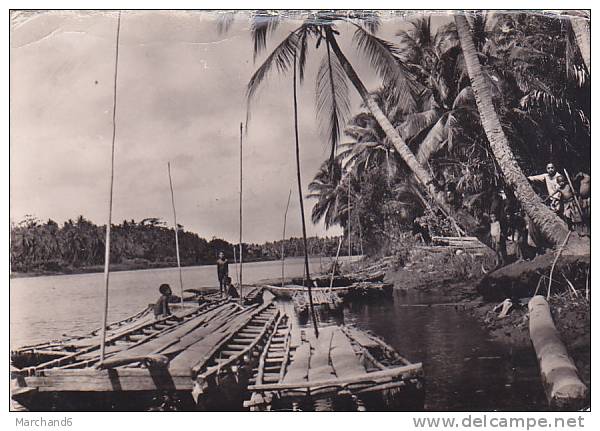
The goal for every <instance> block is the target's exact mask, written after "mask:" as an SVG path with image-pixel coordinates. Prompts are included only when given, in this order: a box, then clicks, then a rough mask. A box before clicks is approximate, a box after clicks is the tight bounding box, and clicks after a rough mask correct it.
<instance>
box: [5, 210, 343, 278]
mask: <svg viewBox="0 0 600 431" xmlns="http://www.w3.org/2000/svg"><path fill="white" fill-rule="evenodd" d="M105 229H106V226H97V225H95V224H94V223H92V222H90V221H89V220H86V219H85V218H84V217H82V216H80V217H79V218H78V219H77V220H76V221H73V220H68V221H67V222H65V223H64V224H63V225H62V226H59V225H58V224H57V223H56V222H54V221H53V220H48V221H47V222H45V223H43V222H40V221H38V220H37V219H35V218H33V217H27V218H26V219H25V220H23V221H21V222H20V223H18V224H16V225H14V226H11V232H10V239H11V248H10V263H11V270H12V271H13V272H33V271H40V272H43V271H51V272H67V271H68V272H71V271H74V272H76V271H78V270H82V269H84V270H85V269H86V268H87V269H91V270H93V269H99V268H93V267H98V266H101V265H103V264H104V239H105ZM338 241H339V239H338V238H334V237H331V238H317V237H311V238H308V247H309V253H310V254H311V255H315V256H317V255H331V254H335V251H336V249H337V245H338ZM281 246H282V241H275V242H267V243H264V244H244V245H243V249H244V260H245V261H256V260H273V259H280V258H281ZM233 247H234V244H231V243H229V242H227V241H225V240H223V239H220V238H212V239H210V240H207V239H205V238H201V237H200V236H198V235H197V234H195V233H192V232H187V231H185V230H184V229H183V227H181V226H180V231H179V249H180V257H181V263H182V265H202V264H212V263H214V262H215V260H216V256H217V254H218V252H219V251H223V252H224V253H225V255H226V256H227V257H228V258H229V259H230V260H231V261H232V262H233ZM238 251H239V248H238V249H237V250H236V253H237V252H238ZM284 251H285V255H286V257H289V256H301V255H302V254H303V252H304V247H303V245H302V239H301V238H289V239H286V240H285V244H284ZM110 252H111V256H110V260H111V263H113V264H116V265H117V266H118V265H121V267H122V268H150V267H156V266H174V265H176V257H175V233H174V230H173V228H168V227H166V226H165V224H164V222H161V220H160V219H157V218H147V219H144V220H141V221H139V222H136V221H134V220H129V221H128V220H124V221H123V223H121V224H117V225H113V226H112V234H111V250H110Z"/></svg>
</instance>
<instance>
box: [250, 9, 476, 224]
mask: <svg viewBox="0 0 600 431" xmlns="http://www.w3.org/2000/svg"><path fill="white" fill-rule="evenodd" d="M338 21H341V22H344V23H347V24H349V25H351V26H352V27H353V28H355V32H354V42H355V44H356V46H357V47H358V48H359V50H360V51H362V52H363V53H364V54H365V55H366V56H367V57H368V59H369V61H370V63H371V64H372V65H373V67H374V69H375V70H376V72H377V73H378V74H379V75H380V76H381V77H382V79H383V81H384V83H392V84H394V85H396V84H397V88H399V89H400V94H399V95H398V102H399V103H400V104H401V105H406V106H412V105H414V104H415V98H414V94H419V93H420V92H422V91H423V87H422V85H421V84H419V83H418V82H417V81H416V79H415V77H414V76H413V75H412V74H411V73H410V72H409V71H408V70H407V69H406V68H405V67H403V65H402V63H401V62H400V61H399V57H398V51H397V50H396V48H395V47H394V46H393V45H392V44H390V43H388V42H386V41H384V40H382V39H380V38H378V37H377V36H375V35H374V32H376V31H377V29H378V26H379V20H378V19H377V17H376V16H375V15H373V14H357V13H355V12H351V13H348V14H345V15H342V14H338V13H331V12H316V13H313V14H311V15H310V16H309V17H308V18H307V19H305V20H304V22H303V23H302V24H301V25H300V27H298V28H296V29H295V30H293V31H292V32H291V33H290V34H289V35H288V36H287V37H286V38H285V39H284V40H283V41H282V42H281V43H280V44H279V45H278V46H277V47H276V48H275V49H274V50H273V51H272V52H271V54H270V55H269V56H268V57H267V58H266V60H265V61H264V62H263V64H262V65H261V66H260V67H259V68H258V69H257V70H256V72H255V73H254V75H253V76H252V78H251V79H250V82H249V84H248V100H249V103H250V101H251V100H252V98H253V96H254V95H255V94H256V91H257V89H258V88H259V86H260V85H261V83H262V82H263V81H264V79H265V77H266V76H267V75H268V73H269V72H270V71H271V70H272V69H273V68H276V69H277V71H278V72H280V73H284V72H286V71H288V70H289V68H290V67H291V66H292V63H293V59H294V58H296V53H297V56H298V71H299V77H300V81H301V82H302V80H303V78H304V66H305V63H306V58H307V51H308V41H309V38H313V39H316V41H317V43H316V46H317V48H318V47H319V46H324V47H325V48H324V49H325V55H324V57H323V61H322V62H321V66H320V68H319V71H318V73H317V88H316V94H317V111H318V113H319V117H320V118H326V119H327V132H328V136H329V141H330V144H331V157H330V159H331V160H333V158H334V155H335V153H336V149H337V145H338V142H339V138H340V134H341V130H342V129H343V124H344V123H345V119H346V117H347V115H348V109H349V102H348V99H347V96H348V95H347V91H346V90H347V81H348V80H349V81H350V83H351V84H352V85H353V86H354V88H355V89H356V90H357V91H358V93H359V95H360V97H361V98H362V100H363V103H364V104H365V106H366V107H367V108H368V109H369V111H370V112H371V114H372V115H373V117H374V118H375V120H376V121H377V123H378V125H379V126H380V127H381V129H382V130H383V132H384V133H385V136H386V137H387V138H388V139H389V140H390V142H391V143H392V145H393V146H394V148H395V150H396V151H397V153H398V154H399V156H400V157H401V158H402V160H404V162H405V163H406V165H407V166H408V168H409V169H410V171H411V172H413V174H414V176H415V178H416V179H417V181H418V182H419V183H420V184H421V186H422V187H423V188H424V189H425V190H426V191H427V193H428V194H429V195H430V196H431V198H432V199H433V201H434V202H436V204H437V205H438V206H439V207H440V208H441V209H442V210H443V211H444V212H445V213H446V214H447V215H451V214H454V213H455V210H454V208H453V207H452V206H451V205H450V204H448V202H447V200H446V195H445V194H444V193H442V191H441V190H439V188H438V187H437V185H436V182H435V180H434V178H433V177H432V175H431V173H430V172H429V171H428V170H427V169H426V168H424V167H423V166H422V165H421V164H420V163H419V162H418V161H417V159H416V157H415V155H414V154H413V152H412V151H411V149H410V148H409V147H408V145H407V144H406V142H405V141H404V140H403V139H402V137H401V136H400V134H399V133H398V131H397V130H396V128H395V127H394V126H393V125H392V123H391V122H390V120H389V119H388V118H387V117H386V115H385V114H384V113H383V111H382V109H381V107H380V106H379V104H378V103H377V100H376V98H375V97H374V96H373V95H372V94H370V93H369V92H368V91H367V89H366V87H365V86H364V84H363V82H362V81H361V80H360V78H359V76H358V74H357V73H356V71H355V70H354V68H353V67H352V65H351V64H350V62H349V61H348V59H347V58H346V56H345V54H344V53H343V52H342V50H341V48H340V46H339V45H338V42H337V38H336V35H338V34H339V32H338V30H337V28H336V22H338ZM278 22H279V18H278V16H272V15H269V14H260V13H258V14H256V15H255V16H254V22H253V25H252V34H253V39H254V52H255V55H257V54H258V53H260V52H261V51H262V50H263V49H264V48H265V47H266V37H267V35H268V34H270V33H272V32H273V31H274V29H275V28H276V27H277V25H278ZM463 220H465V221H466V218H465V217H463Z"/></svg>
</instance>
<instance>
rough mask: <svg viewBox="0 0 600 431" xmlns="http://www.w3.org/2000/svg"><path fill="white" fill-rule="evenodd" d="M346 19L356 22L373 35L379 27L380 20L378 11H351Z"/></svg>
mask: <svg viewBox="0 0 600 431" xmlns="http://www.w3.org/2000/svg"><path fill="white" fill-rule="evenodd" d="M348 18H349V19H351V20H353V21H356V22H358V23H359V24H360V25H361V26H363V27H364V28H366V29H367V30H368V31H369V32H370V33H372V34H375V33H377V32H378V31H379V28H380V26H381V19H380V18H379V12H378V11H372V10H353V11H350V12H349V13H348Z"/></svg>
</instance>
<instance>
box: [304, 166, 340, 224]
mask: <svg viewBox="0 0 600 431" xmlns="http://www.w3.org/2000/svg"><path fill="white" fill-rule="evenodd" d="M341 180H342V164H341V160H340V159H339V158H336V159H335V160H334V161H333V163H332V162H329V161H325V162H323V164H322V165H321V167H320V168H319V171H318V172H317V174H316V175H315V177H314V179H313V180H312V182H311V183H310V184H309V185H308V190H309V192H310V193H309V194H308V195H307V197H308V198H314V199H317V202H316V203H315V206H314V207H313V209H312V215H311V219H312V222H313V223H318V222H319V221H320V220H324V222H325V227H327V228H329V227H331V226H333V225H334V224H337V223H340V207H341V205H342V203H343V202H345V198H344V197H343V196H342V192H343V190H344V188H343V187H341Z"/></svg>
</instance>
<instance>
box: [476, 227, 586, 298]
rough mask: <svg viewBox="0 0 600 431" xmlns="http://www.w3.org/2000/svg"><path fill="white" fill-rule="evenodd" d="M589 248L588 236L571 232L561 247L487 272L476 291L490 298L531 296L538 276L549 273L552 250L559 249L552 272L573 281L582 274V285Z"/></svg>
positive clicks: (554, 252) (553, 258) (552, 261)
mask: <svg viewBox="0 0 600 431" xmlns="http://www.w3.org/2000/svg"><path fill="white" fill-rule="evenodd" d="M590 249H591V245H590V241H589V238H585V237H579V236H578V235H576V234H575V233H572V234H571V235H570V238H569V240H568V242H567V244H566V246H565V247H564V248H559V249H558V250H556V251H552V250H550V251H548V252H547V253H545V254H542V255H540V256H537V257H536V258H535V259H533V260H531V261H520V262H515V263H512V264H510V265H506V266H503V267H502V268H499V269H497V270H496V271H493V272H491V273H489V274H487V275H486V276H485V277H484V278H483V279H482V280H481V281H480V282H479V284H478V285H477V291H478V292H479V294H481V295H482V296H483V298H484V299H485V300H486V301H493V302H498V301H503V300H504V299H506V298H526V297H531V296H534V294H535V289H536V286H537V284H538V282H539V280H540V277H541V276H548V275H549V274H550V271H551V269H552V265H553V263H554V260H555V257H556V253H557V252H558V251H561V250H562V252H561V254H560V258H559V259H558V261H557V263H556V268H555V270H554V272H555V273H561V272H562V273H564V274H565V275H566V276H567V277H568V278H569V280H571V282H573V283H575V284H576V285H577V284H578V283H576V281H579V280H578V278H582V280H581V281H582V283H581V284H582V285H585V279H584V278H585V274H586V271H587V270H588V268H589V266H590ZM555 281H556V280H555ZM553 290H554V289H553Z"/></svg>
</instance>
